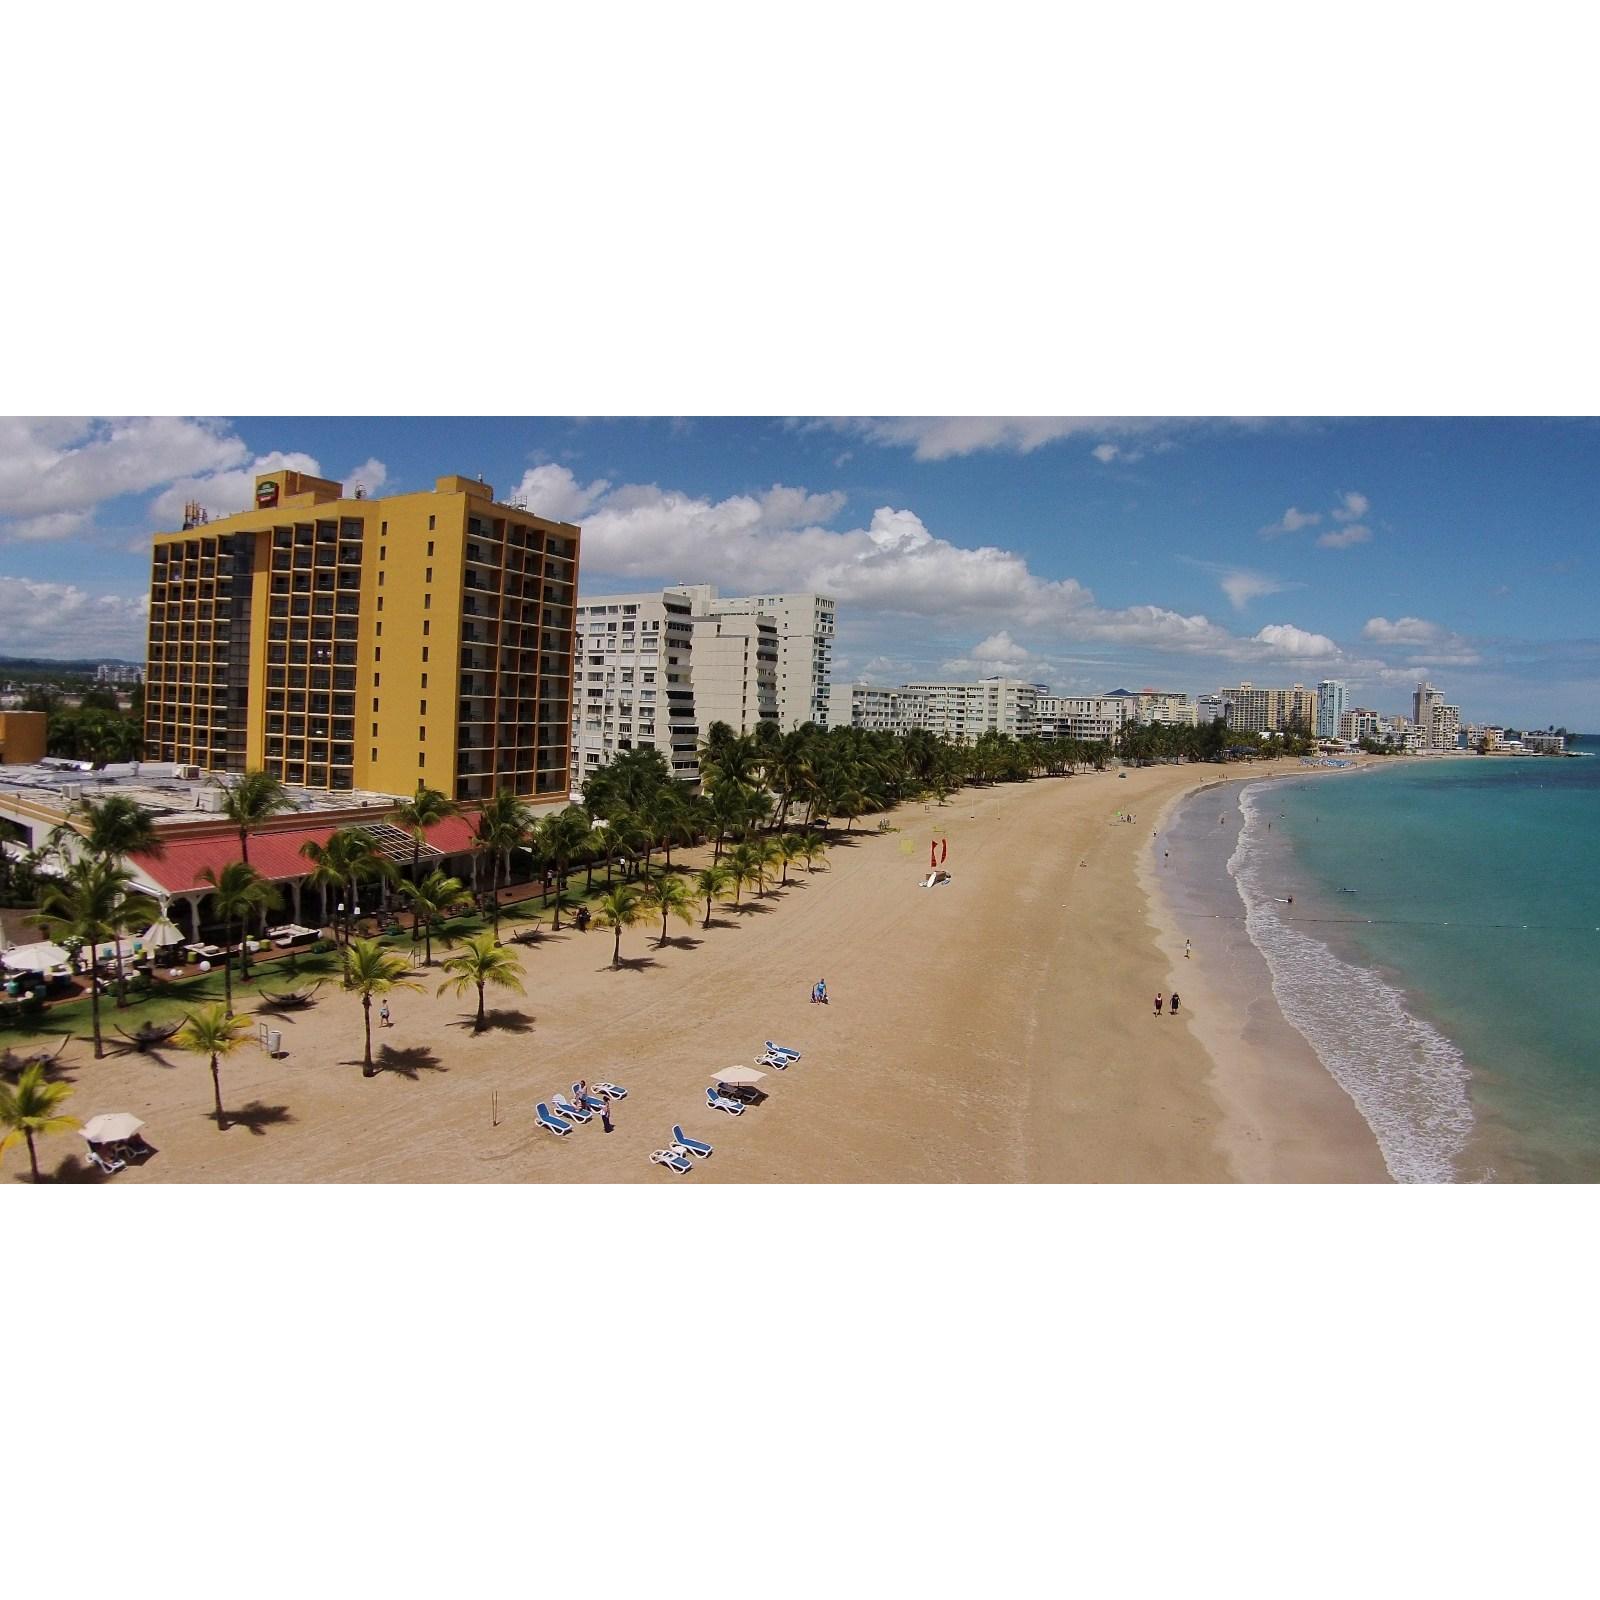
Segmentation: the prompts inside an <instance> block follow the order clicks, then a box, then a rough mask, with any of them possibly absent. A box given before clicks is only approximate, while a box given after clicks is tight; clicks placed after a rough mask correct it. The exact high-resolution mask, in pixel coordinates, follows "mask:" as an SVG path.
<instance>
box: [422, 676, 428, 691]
mask: <svg viewBox="0 0 1600 1600" xmlns="http://www.w3.org/2000/svg"><path fill="white" fill-rule="evenodd" d="M422 687H423V688H424V689H426V688H427V687H428V674H427V673H426V672H424V673H423V674H422Z"/></svg>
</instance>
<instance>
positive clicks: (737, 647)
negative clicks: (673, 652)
mask: <svg viewBox="0 0 1600 1600" xmlns="http://www.w3.org/2000/svg"><path fill="white" fill-rule="evenodd" d="M668 592H669V593H670V592H671V591H668ZM680 592H681V591H680ZM711 604H712V605H717V604H718V602H717V601H715V600H713V601H712V602H711ZM691 681H692V683H693V686H694V718H695V723H696V725H697V726H698V728H699V730H700V735H701V737H702V738H703V737H704V736H705V734H706V731H707V730H708V729H709V728H710V726H711V724H712V723H713V722H725V723H727V725H728V726H729V727H730V728H732V729H733V731H734V732H735V733H751V732H754V730H755V728H756V726H757V725H758V724H759V723H762V722H777V720H778V629H777V625H776V624H775V623H774V622H773V620H772V618H771V617H768V616H765V615H763V614H762V613H760V612H756V611H732V612H729V611H722V610H716V611H700V610H698V609H696V612H695V616H694V666H693V670H692V677H691Z"/></svg>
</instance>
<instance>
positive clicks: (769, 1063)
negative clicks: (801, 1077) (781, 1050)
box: [756, 1050, 794, 1072]
mask: <svg viewBox="0 0 1600 1600" xmlns="http://www.w3.org/2000/svg"><path fill="white" fill-rule="evenodd" d="M756 1065H757V1066H758V1067H771V1068H772V1070H773V1071H774V1072H787V1071H788V1070H789V1068H790V1067H792V1066H793V1065H794V1057H793V1056H775V1055H774V1054H773V1053H772V1052H771V1051H770V1050H763V1051H762V1052H761V1054H760V1055H758V1056H757V1057H756Z"/></svg>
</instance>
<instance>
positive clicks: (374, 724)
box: [372, 706, 378, 739]
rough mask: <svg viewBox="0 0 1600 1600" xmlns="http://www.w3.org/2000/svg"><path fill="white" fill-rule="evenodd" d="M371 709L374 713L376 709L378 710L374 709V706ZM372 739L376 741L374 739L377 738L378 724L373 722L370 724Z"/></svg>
mask: <svg viewBox="0 0 1600 1600" xmlns="http://www.w3.org/2000/svg"><path fill="white" fill-rule="evenodd" d="M372 709H373V710H374V711H376V710H377V709H378V708H377V707H376V706H374V707H373V708H372ZM372 737H373V738H374V739H376V738H377V737H378V724H377V723H376V722H374V723H373V724H372Z"/></svg>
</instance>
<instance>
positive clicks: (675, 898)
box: [644, 872, 694, 950]
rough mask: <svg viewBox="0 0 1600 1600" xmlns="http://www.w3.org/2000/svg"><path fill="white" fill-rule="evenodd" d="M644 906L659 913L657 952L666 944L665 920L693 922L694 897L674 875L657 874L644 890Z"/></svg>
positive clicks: (686, 886)
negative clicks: (659, 935)
mask: <svg viewBox="0 0 1600 1600" xmlns="http://www.w3.org/2000/svg"><path fill="white" fill-rule="evenodd" d="M644 901H645V904H646V905H648V906H649V907H650V909H651V910H652V911H660V913H661V938H660V939H659V940H658V941H657V943H656V948H657V949H658V950H659V949H660V948H661V946H662V945H664V944H665V943H666V942H667V918H668V917H676V918H677V919H678V921H679V922H693V921H694V911H693V909H692V907H693V906H694V896H693V895H692V894H691V893H690V892H689V886H688V885H687V884H686V883H685V882H684V881H683V879H682V878H680V877H678V876H677V875H676V874H675V873H669V872H662V873H658V874H657V875H656V876H655V877H654V878H652V879H651V880H650V882H649V883H647V884H646V885H645V890H644Z"/></svg>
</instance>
